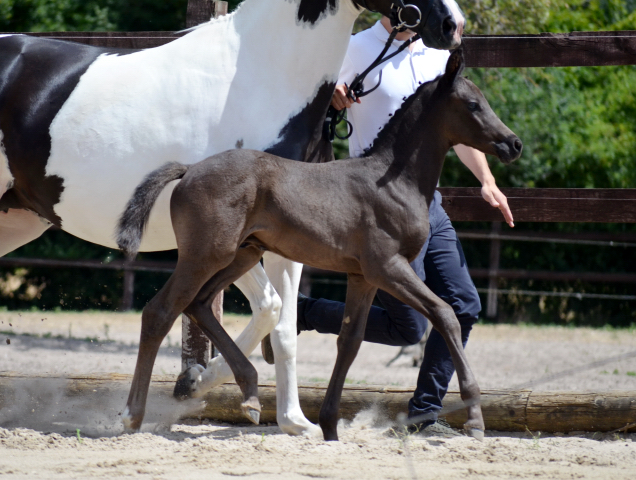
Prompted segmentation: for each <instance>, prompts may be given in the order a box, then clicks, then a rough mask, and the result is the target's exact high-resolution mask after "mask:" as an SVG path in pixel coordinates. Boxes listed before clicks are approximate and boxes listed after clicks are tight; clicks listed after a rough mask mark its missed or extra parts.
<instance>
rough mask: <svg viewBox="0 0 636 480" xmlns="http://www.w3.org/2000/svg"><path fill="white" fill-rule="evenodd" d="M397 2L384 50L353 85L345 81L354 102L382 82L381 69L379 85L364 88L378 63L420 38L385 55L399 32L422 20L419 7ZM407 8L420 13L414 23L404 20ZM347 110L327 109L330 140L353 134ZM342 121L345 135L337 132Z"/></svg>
mask: <svg viewBox="0 0 636 480" xmlns="http://www.w3.org/2000/svg"><path fill="white" fill-rule="evenodd" d="M396 3H397V4H396ZM396 3H394V4H393V5H391V25H393V30H392V31H391V34H390V35H389V38H388V39H387V41H386V44H385V45H384V48H383V49H382V52H380V55H378V57H377V58H376V59H375V60H374V61H373V63H371V65H369V67H368V68H367V69H366V70H365V71H364V72H362V73H360V74H358V75H356V77H355V78H354V79H353V81H352V82H351V86H349V85H347V84H346V83H345V86H346V87H347V97H349V98H350V99H351V100H352V101H354V102H355V101H356V100H357V99H358V98H362V97H364V96H365V95H368V94H370V93H371V92H373V91H374V90H376V89H377V88H378V87H379V86H380V84H381V83H382V71H380V75H379V78H378V83H377V85H376V86H375V87H373V88H372V89H370V90H367V91H365V90H364V85H363V84H364V79H365V78H366V76H367V75H368V74H369V72H371V70H373V69H374V68H376V67H377V66H378V65H381V64H383V63H384V62H386V61H388V60H390V59H392V58H393V57H395V56H396V55H398V54H399V53H401V52H402V51H403V50H404V49H405V48H407V47H408V46H409V45H411V44H412V43H414V42H416V41H417V40H419V39H420V36H419V34H418V35H415V36H414V37H411V38H410V39H408V40H406V41H405V42H404V43H403V44H402V45H401V46H400V48H398V49H397V50H396V51H395V52H393V53H392V54H391V55H388V56H386V57H385V55H386V52H388V51H389V48H390V47H391V44H392V43H393V40H395V37H396V36H397V34H398V33H400V32H402V31H404V30H406V29H407V28H414V27H416V26H418V25H419V24H420V22H421V21H422V13H421V12H420V10H419V8H417V7H416V6H414V5H404V3H403V2H402V0H397V2H396ZM407 8H413V9H415V10H416V11H417V13H418V15H419V19H418V20H417V22H416V23H415V24H413V25H408V24H407V23H406V22H405V21H403V20H402V13H401V12H402V11H404V10H406V9H407ZM345 110H346V109H344V108H343V109H342V110H340V111H338V110H336V109H335V108H334V107H332V106H331V105H330V106H329V108H328V109H327V117H326V118H325V123H324V126H323V135H324V136H325V138H326V139H327V140H329V141H330V142H333V141H334V139H335V138H336V137H338V138H339V139H341V140H346V139H347V138H349V137H350V136H351V135H352V134H353V126H352V125H351V122H350V121H349V120H347V119H346V118H344V117H345ZM342 121H345V122H347V134H346V135H344V136H340V135H338V133H337V132H336V127H337V125H338V124H339V123H340V122H342Z"/></svg>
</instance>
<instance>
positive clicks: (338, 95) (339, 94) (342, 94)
mask: <svg viewBox="0 0 636 480" xmlns="http://www.w3.org/2000/svg"><path fill="white" fill-rule="evenodd" d="M356 103H360V99H359V98H357V99H356ZM351 105H353V101H352V100H351V99H350V98H349V97H347V86H346V85H345V84H342V85H336V91H335V92H334V93H333V97H331V106H332V107H333V108H335V109H336V110H342V109H343V108H349V107H351Z"/></svg>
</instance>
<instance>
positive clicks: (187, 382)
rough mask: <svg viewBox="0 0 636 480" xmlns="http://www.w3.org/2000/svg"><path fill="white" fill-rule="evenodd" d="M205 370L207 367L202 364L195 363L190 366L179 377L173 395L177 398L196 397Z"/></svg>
mask: <svg viewBox="0 0 636 480" xmlns="http://www.w3.org/2000/svg"><path fill="white" fill-rule="evenodd" d="M204 371H205V367H203V366H201V365H193V366H192V367H188V368H187V369H186V370H185V371H184V372H182V373H181V375H179V377H177V383H175V385H174V391H173V392H172V395H173V396H174V397H175V398H176V399H177V400H185V399H187V398H192V397H194V394H195V392H196V391H197V387H198V385H199V383H200V382H201V374H202V373H203V372H204Z"/></svg>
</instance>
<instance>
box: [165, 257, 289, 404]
mask: <svg viewBox="0 0 636 480" xmlns="http://www.w3.org/2000/svg"><path fill="white" fill-rule="evenodd" d="M234 284H235V285H236V286H237V287H238V288H239V289H240V290H241V291H242V292H243V294H244V295H245V296H246V297H247V299H248V300H249V302H250V307H251V309H252V319H251V320H250V322H249V324H248V325H247V326H246V327H245V329H244V330H243V332H241V334H240V335H239V336H238V337H237V339H236V341H235V342H236V345H237V346H238V347H239V348H240V349H241V351H242V352H243V353H244V354H245V355H249V354H250V353H252V352H253V351H254V349H255V348H256V347H257V346H258V344H259V342H260V341H261V340H262V339H263V337H264V336H265V335H267V334H268V333H269V332H270V331H271V330H272V329H273V328H274V327H275V326H276V323H278V318H279V313H280V308H281V301H280V297H279V296H278V293H276V290H275V289H274V287H273V286H272V284H271V283H270V281H269V279H268V278H267V275H266V274H265V270H264V269H263V267H262V266H261V264H260V263H257V264H256V265H254V267H252V269H251V270H249V271H248V272H247V273H245V274H244V275H243V276H242V277H241V278H239V279H237V280H236V281H235V282H234ZM233 378H234V376H233V374H232V370H231V369H230V367H229V365H228V364H227V362H226V360H225V358H224V357H223V356H218V357H216V358H213V359H212V360H210V362H209V363H208V366H207V368H203V367H202V366H200V365H195V366H192V367H190V368H188V369H187V370H186V371H185V372H183V373H182V374H181V375H180V376H179V380H178V382H177V385H176V387H175V395H177V396H191V397H195V398H196V397H201V396H203V395H204V394H205V393H207V392H208V391H209V390H210V389H212V388H213V387H215V386H217V385H221V384H222V383H226V382H230V381H232V379H233Z"/></svg>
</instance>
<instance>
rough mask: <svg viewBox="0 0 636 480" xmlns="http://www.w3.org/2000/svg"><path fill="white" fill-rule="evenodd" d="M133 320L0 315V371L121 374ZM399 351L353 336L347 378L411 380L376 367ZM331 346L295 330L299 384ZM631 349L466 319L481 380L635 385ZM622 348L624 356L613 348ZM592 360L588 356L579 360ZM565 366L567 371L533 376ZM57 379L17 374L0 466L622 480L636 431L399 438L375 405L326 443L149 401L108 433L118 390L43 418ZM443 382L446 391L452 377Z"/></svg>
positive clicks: (175, 361) (491, 383)
mask: <svg viewBox="0 0 636 480" xmlns="http://www.w3.org/2000/svg"><path fill="white" fill-rule="evenodd" d="M139 317H140V316H139V314H102V313H74V314H60V313H58V314H53V313H46V314H40V313H34V312H28V313H27V312H21V313H17V312H0V371H15V372H20V373H51V374H55V375H59V376H63V375H65V374H71V373H86V374H88V373H90V374H96V373H105V372H119V373H132V372H133V369H134V364H135V359H136V352H137V342H138V335H139ZM246 321H247V319H246V318H244V317H236V316H226V321H225V324H226V328H227V329H228V330H229V331H230V333H231V334H233V335H235V334H237V333H238V332H239V331H240V330H241V329H242V328H243V326H244V325H245V324H246ZM7 340H8V342H7ZM180 340H181V333H180V324H179V322H177V324H176V325H175V328H174V329H173V330H172V332H171V333H170V335H169V337H168V338H167V339H166V341H165V342H164V345H163V347H162V349H161V351H160V353H159V357H158V359H157V362H156V365H155V373H156V374H175V375H176V374H177V373H178V372H179V370H180V349H179V344H180ZM398 351H399V349H397V348H395V347H385V346H379V345H372V344H364V345H363V347H362V349H361V352H360V355H359V356H358V358H357V360H356V362H355V363H354V365H353V367H352V368H351V370H350V372H349V380H348V381H349V382H351V383H369V384H387V385H413V384H414V383H415V380H416V377H417V369H415V368H413V367H412V360H411V358H410V357H409V356H408V355H406V356H402V357H400V358H399V359H398V360H396V361H395V362H394V363H393V365H392V366H390V367H386V366H385V365H386V363H387V362H388V361H389V360H390V359H392V358H393V357H395V355H396V354H397V352H398ZM335 352H336V347H335V337H334V336H327V335H319V334H316V333H313V332H311V333H310V332H305V333H303V334H302V335H301V336H300V337H299V356H298V371H299V377H300V381H301V383H309V382H325V381H326V380H327V379H328V378H329V376H330V373H331V369H332V367H333V362H334V359H335ZM634 352H636V331H625V330H623V331H620V330H613V331H604V330H591V329H576V330H574V329H565V328H555V327H549V328H536V327H512V326H481V325H478V326H476V327H475V330H474V331H473V334H472V335H471V340H470V342H469V344H468V347H467V355H468V357H469V360H470V361H471V362H472V366H473V369H474V371H475V374H476V375H477V379H478V380H479V382H480V385H481V387H482V388H484V389H490V388H519V387H531V388H533V389H534V390H562V391H563V390H569V391H596V392H606V391H608V390H631V391H636V355H635V354H634ZM620 356H623V357H624V358H622V359H620V358H619V359H616V357H620ZM250 358H251V360H252V361H253V363H254V365H255V366H256V367H257V369H258V371H259V375H260V379H261V380H275V377H274V369H273V367H271V366H269V365H267V364H265V362H264V361H263V360H262V357H261V355H260V352H255V353H254V354H253V355H252V356H251V357H250ZM612 358H614V359H615V360H608V361H607V362H604V363H599V362H600V361H603V360H606V359H612ZM593 362H596V366H595V367H593V368H584V367H585V366H586V365H590V364H592V363H593ZM571 369H575V370H577V371H575V372H573V373H570V374H568V375H567V376H565V377H561V378H559V379H556V380H552V381H547V382H545V381H542V379H545V378H546V377H548V376H550V375H553V374H555V373H558V372H562V371H566V370H571ZM58 386H59V385H56V384H55V382H53V383H51V382H49V383H48V384H43V383H38V384H33V385H25V389H24V392H25V397H24V400H23V404H22V405H18V406H17V407H21V408H22V410H23V411H24V412H25V413H24V415H19V416H17V417H16V416H15V409H14V410H13V414H11V413H8V412H7V409H4V410H0V477H3V478H5V477H6V478H87V477H110V478H113V477H120V476H121V477H123V476H132V475H141V476H142V477H143V478H192V479H198V478H227V477H236V476H241V477H242V476H250V477H253V478H274V477H276V478H279V477H280V478H306V477H317V478H354V477H356V478H419V479H428V478H431V479H432V478H442V477H444V478H458V477H460V476H461V477H467V476H470V477H476V478H477V477H478V478H511V477H517V478H537V477H539V478H558V479H561V478H564V479H565V478H568V479H570V478H612V479H623V478H625V479H628V478H629V479H632V478H635V473H634V472H636V434H629V435H624V434H622V433H613V434H583V433H579V434H568V435H546V434H541V433H540V432H527V433H525V434H509V433H500V432H488V433H487V438H486V439H485V441H484V442H481V443H480V442H477V441H475V440H473V439H470V438H467V437H455V438H450V439H440V438H430V437H429V438H425V437H421V436H418V435H411V436H408V437H406V438H405V437H403V436H401V435H396V432H395V431H393V430H392V429H391V426H390V425H384V424H383V421H382V419H381V418H378V416H377V415H374V414H373V412H366V413H364V414H361V415H359V416H358V418H357V419H356V420H354V421H353V422H352V423H350V424H347V425H345V424H342V425H341V428H340V435H341V441H340V442H339V443H326V442H324V441H322V440H320V439H310V438H297V437H289V436H287V435H283V434H282V433H281V432H280V430H279V429H278V427H276V426H274V425H271V426H245V425H244V426H233V425H212V424H208V422H204V423H203V424H198V423H197V424H194V423H196V422H189V423H186V424H184V423H181V424H173V425H172V426H171V427H158V426H156V425H158V424H153V423H152V415H153V414H154V415H156V414H158V412H162V413H164V414H167V415H172V416H175V415H176V412H178V411H179V410H178V408H177V407H176V406H175V405H173V404H163V405H162V404H160V403H157V402H153V400H152V399H151V400H150V402H149V407H148V411H149V413H148V416H147V419H148V422H147V427H146V429H145V430H146V431H145V432H144V433H140V434H136V435H113V432H117V429H118V428H119V426H118V416H117V412H118V411H121V409H122V408H123V406H124V403H125V397H124V396H121V395H120V396H116V395H115V396H114V397H113V399H111V400H109V401H112V406H110V407H109V408H108V409H104V408H102V409H101V410H100V409H99V408H98V407H96V406H93V405H82V406H81V408H77V407H75V410H74V411H73V410H71V409H70V408H68V410H69V412H62V411H61V410H60V411H59V412H56V413H57V414H58V417H57V418H53V416H52V415H53V411H54V408H53V405H55V410H57V409H58V408H61V407H60V406H59V404H56V402H55V401H56V400H59V392H57V391H56V388H57V387H58ZM451 389H457V383H456V381H455V380H454V381H453V383H452V385H451ZM31 407H33V408H31ZM91 407H92V409H91ZM179 408H182V407H179ZM29 409H30V410H31V411H30V412H29ZM151 412H152V413H151ZM60 416H61V417H62V418H60ZM162 418H163V420H162V421H164V422H165V416H164V417H162ZM634 421H635V422H636V418H635V419H634ZM77 429H79V430H80V433H79V436H78V434H77Z"/></svg>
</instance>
